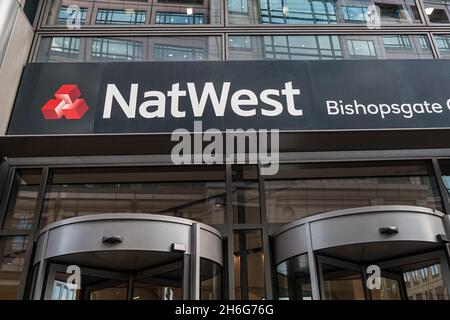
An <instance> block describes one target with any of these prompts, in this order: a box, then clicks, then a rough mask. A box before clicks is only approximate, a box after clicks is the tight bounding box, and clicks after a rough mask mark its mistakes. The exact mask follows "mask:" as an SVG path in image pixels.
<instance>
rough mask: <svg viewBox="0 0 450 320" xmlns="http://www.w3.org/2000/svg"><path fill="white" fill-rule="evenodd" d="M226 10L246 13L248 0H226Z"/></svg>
mask: <svg viewBox="0 0 450 320" xmlns="http://www.w3.org/2000/svg"><path fill="white" fill-rule="evenodd" d="M228 12H232V13H241V14H247V13H248V0H228Z"/></svg>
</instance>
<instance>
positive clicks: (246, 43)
mask: <svg viewBox="0 0 450 320" xmlns="http://www.w3.org/2000/svg"><path fill="white" fill-rule="evenodd" d="M228 45H229V46H230V48H235V49H243V50H246V49H251V47H252V40H251V37H250V36H229V37H228Z"/></svg>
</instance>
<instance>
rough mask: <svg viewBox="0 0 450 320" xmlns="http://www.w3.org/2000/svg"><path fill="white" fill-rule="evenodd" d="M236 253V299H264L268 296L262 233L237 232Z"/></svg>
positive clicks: (254, 231) (257, 231) (235, 240)
mask: <svg viewBox="0 0 450 320" xmlns="http://www.w3.org/2000/svg"><path fill="white" fill-rule="evenodd" d="M234 252H235V253H234V278H235V288H236V292H235V294H236V299H238V300H240V299H242V300H261V299H264V298H265V295H266V294H265V284H264V256H263V253H262V240H261V231H259V230H239V231H235V234H234Z"/></svg>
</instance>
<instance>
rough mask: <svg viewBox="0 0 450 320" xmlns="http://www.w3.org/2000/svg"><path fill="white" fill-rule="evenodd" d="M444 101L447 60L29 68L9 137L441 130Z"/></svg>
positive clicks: (447, 119)
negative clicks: (183, 131) (211, 131)
mask: <svg viewBox="0 0 450 320" xmlns="http://www.w3.org/2000/svg"><path fill="white" fill-rule="evenodd" d="M449 99H450V61H446V60H397V61H396V60H371V61H368V60H364V61H363V60H361V61H236V62H232V61H226V62H225V61H217V62H142V63H141V62H136V63H120V62H117V63H58V64H56V63H44V64H40V63H35V64H28V65H27V66H26V67H25V70H24V74H23V77H22V81H21V85H20V89H19V91H18V95H17V98H16V103H15V107H14V110H13V114H12V118H11V121H10V126H9V130H8V134H10V135H30V134H92V133H170V132H172V131H174V130H176V129H179V128H184V129H187V130H189V131H193V130H196V131H197V130H198V129H199V128H200V130H203V131H204V130H207V129H211V128H214V129H219V130H226V129H237V128H242V129H249V128H252V129H279V130H281V131H316V130H374V129H427V128H448V127H450V100H449ZM195 121H201V127H199V123H198V122H197V126H196V127H195V129H194V122H195Z"/></svg>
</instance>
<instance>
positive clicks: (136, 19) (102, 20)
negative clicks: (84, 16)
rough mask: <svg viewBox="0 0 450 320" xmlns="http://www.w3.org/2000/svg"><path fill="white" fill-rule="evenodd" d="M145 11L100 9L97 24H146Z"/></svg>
mask: <svg viewBox="0 0 450 320" xmlns="http://www.w3.org/2000/svg"><path fill="white" fill-rule="evenodd" d="M146 15H147V14H146V12H145V11H139V10H138V11H135V10H128V11H127V10H121V9H119V10H118V9H98V11H97V17H96V19H95V23H96V24H144V23H145V18H146Z"/></svg>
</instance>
